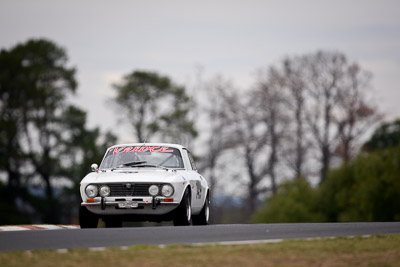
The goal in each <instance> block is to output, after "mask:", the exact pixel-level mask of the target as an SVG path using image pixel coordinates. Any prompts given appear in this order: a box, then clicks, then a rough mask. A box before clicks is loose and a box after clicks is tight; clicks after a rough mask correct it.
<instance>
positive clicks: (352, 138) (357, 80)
mask: <svg viewBox="0 0 400 267" xmlns="http://www.w3.org/2000/svg"><path fill="white" fill-rule="evenodd" d="M370 79H371V74H370V73H369V72H366V71H363V70H362V69H361V67H360V66H359V65H358V64H356V63H353V64H350V65H349V66H347V68H346V70H345V76H344V81H343V85H342V86H341V88H340V92H339V101H338V104H339V110H338V111H337V113H338V114H337V115H336V123H337V127H338V136H339V144H338V147H337V149H336V153H337V154H338V155H339V156H340V157H341V158H342V159H343V161H345V162H348V161H349V160H350V159H351V158H352V157H353V155H354V152H355V151H356V149H357V147H355V146H356V145H357V141H358V140H359V139H360V137H361V136H363V135H364V134H365V132H366V131H367V130H369V129H370V128H371V127H372V126H374V125H376V123H377V122H378V121H380V119H381V115H380V114H379V113H378V112H377V109H376V108H374V107H373V106H372V104H370V103H369V101H368V100H367V94H366V93H367V89H368V87H369V86H370V85H369V83H370Z"/></svg>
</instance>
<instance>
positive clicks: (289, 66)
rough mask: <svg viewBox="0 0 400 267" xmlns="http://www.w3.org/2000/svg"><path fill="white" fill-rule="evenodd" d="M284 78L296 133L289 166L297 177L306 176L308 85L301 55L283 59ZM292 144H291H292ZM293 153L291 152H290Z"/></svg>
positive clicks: (288, 104) (292, 136)
mask: <svg viewBox="0 0 400 267" xmlns="http://www.w3.org/2000/svg"><path fill="white" fill-rule="evenodd" d="M282 65H283V70H282V76H283V77H282V79H284V84H285V88H286V89H287V91H288V98H287V101H286V103H287V106H288V108H289V110H290V111H291V115H289V116H290V117H291V118H293V120H292V121H293V124H294V133H293V134H291V136H290V137H291V138H290V139H293V140H294V149H290V150H291V151H294V153H293V154H294V155H293V156H292V155H288V156H287V157H289V160H288V161H289V164H288V165H289V167H290V168H291V169H293V170H294V173H295V177H296V178H299V179H300V178H305V173H304V165H305V162H306V157H307V152H308V149H307V147H308V144H307V143H308V142H307V141H306V133H305V125H304V115H305V105H306V101H305V93H306V92H305V91H306V87H305V86H306V85H305V81H304V73H303V68H304V64H303V60H302V58H301V57H294V58H286V59H285V60H284V61H283V64H282ZM290 146H291V145H290ZM290 154H291V153H290Z"/></svg>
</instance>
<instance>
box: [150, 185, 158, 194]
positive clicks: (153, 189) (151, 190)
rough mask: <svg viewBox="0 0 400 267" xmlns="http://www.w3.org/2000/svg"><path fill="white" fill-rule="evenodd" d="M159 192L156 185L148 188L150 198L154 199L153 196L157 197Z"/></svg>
mask: <svg viewBox="0 0 400 267" xmlns="http://www.w3.org/2000/svg"><path fill="white" fill-rule="evenodd" d="M159 192H160V188H159V187H158V186H157V185H155V184H153V185H150V186H149V194H150V196H153V197H155V196H157V195H158V193H159Z"/></svg>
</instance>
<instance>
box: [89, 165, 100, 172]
mask: <svg viewBox="0 0 400 267" xmlns="http://www.w3.org/2000/svg"><path fill="white" fill-rule="evenodd" d="M90 168H91V169H92V172H97V171H98V170H99V166H98V165H97V164H96V163H93V164H92V166H90Z"/></svg>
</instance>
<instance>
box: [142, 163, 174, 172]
mask: <svg viewBox="0 0 400 267" xmlns="http://www.w3.org/2000/svg"><path fill="white" fill-rule="evenodd" d="M135 167H155V168H161V169H164V170H166V171H168V168H167V167H164V166H160V165H154V164H135Z"/></svg>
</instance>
